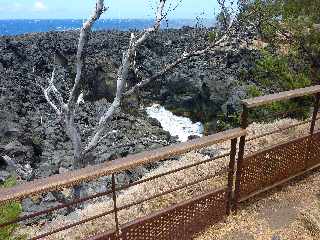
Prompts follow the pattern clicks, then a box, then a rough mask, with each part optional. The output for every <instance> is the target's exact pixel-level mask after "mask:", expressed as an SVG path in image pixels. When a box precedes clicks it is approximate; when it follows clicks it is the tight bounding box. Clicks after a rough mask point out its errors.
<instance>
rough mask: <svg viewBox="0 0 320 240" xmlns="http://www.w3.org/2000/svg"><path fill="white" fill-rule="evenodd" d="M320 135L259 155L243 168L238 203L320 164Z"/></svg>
mask: <svg viewBox="0 0 320 240" xmlns="http://www.w3.org/2000/svg"><path fill="white" fill-rule="evenodd" d="M319 151H320V133H316V134H314V135H313V136H312V137H311V136H307V137H302V138H299V139H296V140H294V141H291V142H288V143H285V144H281V145H278V146H274V147H272V148H269V149H266V150H264V151H261V152H257V153H255V154H252V155H250V156H247V157H245V158H244V159H243V163H242V164H241V166H239V169H238V171H239V173H240V174H239V177H240V184H239V189H236V191H239V192H238V200H241V199H242V198H246V197H247V196H249V195H252V194H254V193H255V192H258V191H262V190H263V189H265V188H268V187H270V186H272V185H274V184H277V183H279V182H281V181H283V180H285V179H288V178H290V177H292V176H295V175H297V174H298V173H300V172H303V171H304V170H306V169H308V168H310V167H312V166H315V165H317V164H319V163H320V152H319Z"/></svg>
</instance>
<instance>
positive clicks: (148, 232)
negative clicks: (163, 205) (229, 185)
mask: <svg viewBox="0 0 320 240" xmlns="http://www.w3.org/2000/svg"><path fill="white" fill-rule="evenodd" d="M225 215H226V189H223V190H219V191H214V192H211V193H207V194H205V195H203V196H200V197H197V198H194V199H192V200H190V201H187V202H185V203H182V204H178V205H175V206H172V207H170V208H168V209H166V210H163V211H161V212H158V213H155V214H153V215H151V216H148V217H146V218H143V219H138V220H136V221H134V222H132V223H129V224H127V225H126V226H124V227H122V228H121V229H122V239H124V240H125V239H128V240H129V239H130V240H154V239H158V240H160V239H161V240H162V239H163V240H165V239H168V240H169V239H170V240H174V239H177V240H178V239H179V240H183V239H192V236H193V235H194V234H195V233H198V232H199V231H201V230H204V229H205V228H206V227H207V226H210V225H212V224H213V223H216V222H217V221H219V220H221V219H222V218H223V217H224V216H225Z"/></svg>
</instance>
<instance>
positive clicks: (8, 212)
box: [0, 177, 24, 240]
mask: <svg viewBox="0 0 320 240" xmlns="http://www.w3.org/2000/svg"><path fill="white" fill-rule="evenodd" d="M15 184H16V179H15V178H13V177H11V178H9V179H7V180H6V181H5V182H4V184H2V185H0V188H6V187H12V186H14V185H15ZM21 212H22V208H21V204H20V203H17V202H12V203H7V204H5V205H3V206H0V224H1V223H5V222H8V221H12V220H14V219H16V218H17V217H18V216H19V215H20V214H21ZM16 227H17V224H12V225H10V226H7V227H4V228H1V229H0V239H1V240H18V239H19V240H20V239H24V237H12V233H13V232H14V230H15V229H16Z"/></svg>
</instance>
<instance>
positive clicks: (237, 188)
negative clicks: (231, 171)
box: [234, 104, 249, 211]
mask: <svg viewBox="0 0 320 240" xmlns="http://www.w3.org/2000/svg"><path fill="white" fill-rule="evenodd" d="M242 107H243V110H242V114H241V127H242V128H243V129H246V128H247V127H248V124H249V123H248V108H247V106H246V105H245V104H243V105H242ZM245 145H246V136H242V137H240V143H239V151H238V160H237V173H236V183H235V197H234V211H237V210H238V202H239V198H240V176H241V169H242V163H243V157H244V151H245Z"/></svg>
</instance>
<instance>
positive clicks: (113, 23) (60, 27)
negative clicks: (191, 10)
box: [0, 19, 213, 36]
mask: <svg viewBox="0 0 320 240" xmlns="http://www.w3.org/2000/svg"><path fill="white" fill-rule="evenodd" d="M82 24H83V20H79V19H65V20H64V19H48V20H36V19H34V20H27V19H26V20H20V19H19V20H0V35H2V36H3V35H18V34H24V33H35V32H48V31H67V30H79V29H80V28H81V26H82ZM152 24H153V20H152V19H101V20H99V21H97V22H96V23H95V25H94V29H93V30H121V31H127V30H130V29H137V30H141V29H145V28H148V27H150V26H152ZM184 26H191V27H195V26H199V27H211V26H213V20H211V19H201V20H195V19H172V20H168V21H166V22H163V24H162V26H161V27H162V28H174V29H179V28H182V27H184Z"/></svg>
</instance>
